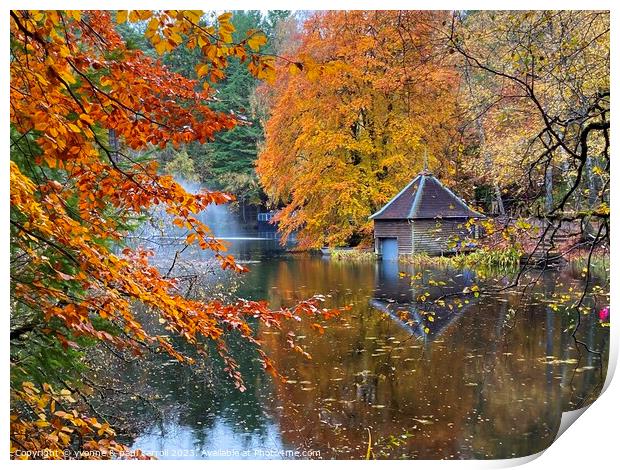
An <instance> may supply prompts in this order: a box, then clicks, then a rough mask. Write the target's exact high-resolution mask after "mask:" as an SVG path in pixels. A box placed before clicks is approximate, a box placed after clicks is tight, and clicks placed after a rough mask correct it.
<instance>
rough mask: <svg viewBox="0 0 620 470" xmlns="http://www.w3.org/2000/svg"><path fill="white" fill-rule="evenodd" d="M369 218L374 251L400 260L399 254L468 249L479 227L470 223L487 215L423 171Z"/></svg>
mask: <svg viewBox="0 0 620 470" xmlns="http://www.w3.org/2000/svg"><path fill="white" fill-rule="evenodd" d="M370 218H371V219H372V220H374V229H375V232H374V233H375V252H376V253H377V254H379V255H381V257H382V258H383V259H397V258H398V255H405V254H414V253H415V254H417V253H427V254H430V255H442V254H447V253H452V252H455V251H458V250H464V249H467V246H465V244H466V240H467V239H470V240H471V239H472V238H477V237H478V229H477V226H476V225H475V224H468V223H467V222H468V221H469V220H470V219H481V218H484V215H482V214H480V213H479V212H476V211H475V210H473V209H471V208H470V207H469V206H467V204H466V203H465V202H464V201H463V200H462V199H461V198H459V197H458V196H457V195H456V194H454V193H453V192H452V191H450V189H448V188H447V187H446V186H444V185H443V184H441V182H440V181H439V180H438V179H437V178H435V177H434V176H433V175H432V174H431V173H430V172H428V171H423V172H422V173H420V174H419V175H418V176H416V177H415V178H414V179H413V180H412V181H411V182H410V183H409V184H408V185H407V186H405V188H404V189H403V190H402V191H401V192H400V193H398V194H397V195H396V196H394V198H393V199H392V200H391V201H389V202H388V203H387V204H386V205H385V206H383V207H382V208H381V209H380V210H379V211H378V212H376V213H374V214H373V215H371V216H370Z"/></svg>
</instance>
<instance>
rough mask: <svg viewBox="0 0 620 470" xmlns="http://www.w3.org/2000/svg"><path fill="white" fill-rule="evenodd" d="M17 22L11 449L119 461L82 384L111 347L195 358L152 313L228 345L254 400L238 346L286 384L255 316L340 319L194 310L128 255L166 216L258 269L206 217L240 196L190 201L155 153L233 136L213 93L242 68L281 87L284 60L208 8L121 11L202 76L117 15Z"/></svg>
mask: <svg viewBox="0 0 620 470" xmlns="http://www.w3.org/2000/svg"><path fill="white" fill-rule="evenodd" d="M10 15H11V29H10V33H11V42H10V46H11V50H10V59H11V97H10V98H11V100H10V105H11V162H10V185H11V195H10V226H11V232H10V237H11V326H10V329H11V331H10V339H11V393H12V402H11V452H12V455H13V456H14V457H19V458H27V457H38V458H43V457H45V458H63V457H66V455H65V454H64V453H63V452H64V451H66V450H80V449H82V450H92V451H97V452H99V453H96V454H92V457H93V458H97V457H104V458H105V457H111V456H114V455H116V456H119V455H122V452H124V451H125V450H126V449H125V448H124V446H122V445H121V444H119V443H118V442H116V441H115V439H114V431H113V430H112V429H111V427H110V425H109V424H108V423H107V422H106V421H105V416H97V413H96V410H94V409H93V408H91V407H90V405H89V401H88V394H87V391H86V389H85V388H84V387H83V385H82V383H81V381H80V379H79V374H78V372H80V369H81V368H83V367H84V364H83V362H82V361H81V360H80V357H81V355H83V354H84V352H85V351H86V350H87V348H88V347H89V346H91V345H92V344H95V343H99V344H103V345H105V346H106V347H107V348H108V349H109V350H110V351H111V352H112V353H115V354H121V352H123V351H124V352H125V353H127V352H129V353H131V352H133V353H136V354H139V353H140V352H141V351H143V350H144V349H145V348H148V349H152V350H158V351H162V352H164V353H167V354H169V355H171V356H172V357H173V358H175V359H177V360H178V361H183V362H187V363H191V362H193V358H192V357H188V356H186V355H184V354H181V353H180V352H179V351H178V350H177V348H176V347H175V346H174V345H173V343H172V342H171V339H170V336H168V335H163V334H157V333H153V332H151V331H149V329H148V328H147V327H145V325H143V324H142V323H141V322H140V321H139V319H138V318H137V317H136V315H135V313H134V308H133V307H134V305H135V304H136V303H139V304H142V305H143V306H144V309H145V311H146V312H148V314H149V315H153V316H156V318H158V320H159V323H160V324H162V325H163V326H164V327H165V329H166V330H167V332H168V333H170V334H171V336H174V337H179V338H182V339H184V340H186V341H187V342H189V343H190V344H191V345H193V346H194V348H195V349H196V351H197V352H198V353H205V354H206V352H207V349H208V345H209V344H212V345H214V350H215V351H217V352H218V353H219V354H220V355H221V356H222V358H223V359H224V363H225V372H226V373H227V374H228V375H229V376H230V377H231V379H232V380H233V382H234V384H235V385H236V386H237V387H239V388H241V389H243V387H244V386H243V380H242V377H241V376H240V374H239V371H238V364H237V363H236V362H235V361H234V360H233V359H232V358H231V357H230V355H229V354H228V352H227V338H228V337H229V335H231V334H234V335H237V336H240V337H241V338H244V339H246V340H247V341H248V342H249V343H250V344H253V345H254V346H255V347H256V350H257V354H258V357H259V358H260V361H261V364H262V366H263V368H264V369H265V370H268V371H271V372H274V373H275V369H274V367H273V364H272V362H271V361H270V359H269V358H268V357H267V356H266V355H265V353H264V352H262V350H261V347H260V344H259V343H258V342H257V341H256V340H255V339H254V331H253V328H252V327H251V326H250V325H249V323H248V321H247V320H248V319H249V318H253V319H255V320H253V321H254V322H258V323H259V324H261V325H266V326H275V327H278V326H280V325H281V324H282V322H283V321H284V320H286V319H299V317H300V316H302V315H304V314H313V315H314V314H321V313H325V314H326V315H329V314H331V313H330V312H323V310H321V309H319V308H318V307H317V305H316V300H315V299H311V300H309V301H306V302H301V303H300V304H297V305H295V306H292V307H291V308H288V309H280V310H271V309H269V307H268V306H267V305H266V304H265V303H264V302H260V301H246V300H239V301H237V302H234V303H233V304H230V305H227V304H223V303H222V302H221V301H217V300H209V299H189V298H185V297H184V296H183V295H182V294H181V292H180V291H179V283H178V280H177V279H175V278H173V277H169V276H167V275H166V274H164V273H160V272H159V271H158V270H157V269H156V268H155V267H153V266H151V265H150V264H149V255H150V253H149V252H148V251H145V250H143V249H141V248H137V249H129V248H127V247H124V244H123V241H124V237H125V236H126V235H127V233H128V231H129V230H131V228H132V227H133V226H135V225H136V223H137V222H136V221H137V220H139V219H140V218H142V217H144V215H145V214H147V213H148V210H149V209H150V208H151V207H153V206H158V207H159V208H161V210H165V211H166V212H167V213H169V214H170V215H171V216H172V217H173V218H174V223H175V225H177V226H179V227H182V228H184V229H186V230H187V232H186V243H187V244H197V245H199V246H200V247H201V248H203V249H207V250H211V251H212V252H213V253H214V256H215V259H217V260H218V261H219V263H220V264H221V266H222V268H223V269H233V270H238V271H243V270H245V268H243V267H242V266H240V265H239V264H237V263H236V262H235V260H234V259H233V258H232V257H231V256H227V255H226V253H225V252H226V247H225V246H224V245H223V244H222V243H221V242H220V241H218V240H216V239H215V238H213V237H212V236H211V231H210V230H209V228H208V227H206V226H205V225H203V224H202V223H200V221H199V220H198V218H197V217H196V214H197V213H199V212H200V211H202V210H204V209H205V208H206V207H207V206H209V205H210V204H221V203H226V202H229V201H231V197H230V196H228V195H227V194H223V193H219V192H209V191H202V192H201V193H199V194H189V193H188V192H186V191H185V190H184V189H183V187H182V186H180V185H179V184H178V183H176V182H175V181H174V179H173V178H172V177H171V176H169V175H164V174H162V173H161V172H159V171H158V165H157V163H156V162H155V161H153V160H152V159H149V158H146V157H144V156H143V152H144V150H146V149H150V148H153V147H162V148H163V147H165V146H167V145H169V144H172V145H181V144H186V143H189V142H194V141H199V142H207V141H209V140H211V139H213V136H214V134H215V133H216V132H220V131H224V130H226V129H231V128H233V127H234V126H235V125H236V123H237V118H236V117H235V116H234V115H232V114H230V113H225V112H218V111H215V110H213V108H212V100H213V88H212V86H211V83H213V82H215V81H218V80H220V79H222V78H224V76H225V74H224V70H225V69H226V67H227V64H228V63H229V60H232V59H233V58H235V60H238V61H240V62H241V63H243V64H244V65H245V66H246V67H247V68H248V70H249V71H250V73H251V74H252V75H253V76H254V77H257V78H259V79H272V78H273V74H274V62H273V57H270V56H266V55H262V54H259V52H260V50H261V47H262V46H263V45H264V44H265V41H266V38H265V36H264V34H263V33H261V32H260V31H255V30H249V31H247V33H246V35H245V36H243V37H241V38H238V40H236V41H235V40H233V32H234V27H233V26H232V24H231V23H230V18H231V14H229V13H225V14H222V15H220V16H219V17H218V18H217V21H215V22H211V23H207V24H204V23H202V22H201V18H202V12H200V11H176V10H165V11H157V12H152V11H135V10H134V11H131V12H127V11H123V12H118V13H117V14H116V20H117V22H119V23H124V22H126V21H129V22H143V23H142V25H143V31H144V35H145V38H146V39H147V40H148V41H149V43H150V44H151V45H152V47H153V48H154V49H155V51H156V52H157V53H158V54H163V53H166V52H170V51H172V50H174V49H175V48H176V47H178V46H180V45H181V44H184V45H185V46H186V47H188V48H190V49H193V50H195V51H196V53H197V55H198V56H199V57H200V60H201V62H200V63H199V64H198V65H197V66H196V69H195V70H196V73H197V76H198V79H188V78H186V77H184V76H182V75H180V74H178V73H174V72H172V71H170V70H169V69H168V68H166V67H165V66H163V65H162V64H161V62H160V61H158V60H156V59H154V58H153V57H151V56H149V55H147V54H145V53H143V52H142V51H140V50H138V49H130V48H127V47H126V44H125V42H124V41H123V40H122V39H121V37H120V36H119V35H118V34H117V33H116V32H115V28H114V24H113V16H114V15H113V14H111V13H110V12H106V11H88V12H79V11H11V14H10ZM291 347H292V348H293V349H297V350H299V351H301V352H303V351H302V350H301V348H298V347H297V346H295V345H294V344H291ZM93 414H94V416H93ZM69 455H70V456H71V455H72V454H69Z"/></svg>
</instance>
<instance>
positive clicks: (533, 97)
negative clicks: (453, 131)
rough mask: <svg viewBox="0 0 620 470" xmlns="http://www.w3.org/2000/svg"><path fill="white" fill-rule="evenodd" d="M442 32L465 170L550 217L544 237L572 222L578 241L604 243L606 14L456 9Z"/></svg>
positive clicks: (529, 210)
mask: <svg viewBox="0 0 620 470" xmlns="http://www.w3.org/2000/svg"><path fill="white" fill-rule="evenodd" d="M441 31H442V34H443V36H444V38H445V40H446V43H447V46H448V47H449V48H450V49H451V51H452V52H453V53H454V54H453V56H454V60H455V64H456V65H457V67H458V69H459V71H460V72H461V75H462V77H463V81H462V91H463V94H462V96H463V101H462V106H463V108H464V109H465V113H466V115H467V119H465V120H464V124H465V127H466V128H468V130H469V134H470V137H471V138H472V139H473V140H474V141H476V145H475V146H474V151H473V152H472V153H470V156H469V158H466V161H467V167H468V168H469V169H470V171H469V174H470V175H476V176H475V178H476V179H477V180H478V182H479V183H482V184H490V185H492V186H493V187H494V188H495V190H496V191H497V192H499V189H500V187H501V188H502V193H503V192H504V191H506V192H508V191H509V192H510V193H511V196H512V198H514V199H516V200H518V201H520V205H519V210H520V211H521V213H522V214H523V215H530V216H531V215H535V216H538V217H542V218H545V219H546V220H548V221H549V222H550V225H549V226H548V227H547V228H548V229H549V235H551V234H552V233H553V232H556V231H557V230H558V229H559V227H560V226H561V224H562V223H564V225H570V224H571V223H578V224H581V225H582V226H583V229H584V238H585V239H587V238H588V237H591V238H592V239H594V240H595V242H596V243H595V244H597V245H598V244H599V243H600V242H605V240H606V239H607V237H608V230H609V227H608V222H607V220H608V217H609V206H608V204H609V126H610V123H609V14H608V13H607V12H596V11H579V12H576V11H575V12H573V11H536V12H533V11H529V12H490V11H486V12H473V13H455V14H454V15H453V18H452V21H450V22H447V23H446V24H445V25H444V26H443V27H442V28H441ZM499 206H501V198H499ZM500 212H501V211H500ZM597 233H598V235H597Z"/></svg>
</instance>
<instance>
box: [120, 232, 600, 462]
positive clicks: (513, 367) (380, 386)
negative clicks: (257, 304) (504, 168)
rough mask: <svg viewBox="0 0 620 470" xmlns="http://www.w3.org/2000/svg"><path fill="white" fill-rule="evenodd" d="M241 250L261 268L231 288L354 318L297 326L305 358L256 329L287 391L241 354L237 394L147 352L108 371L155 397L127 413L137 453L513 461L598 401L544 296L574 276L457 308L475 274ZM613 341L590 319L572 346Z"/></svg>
mask: <svg viewBox="0 0 620 470" xmlns="http://www.w3.org/2000/svg"><path fill="white" fill-rule="evenodd" d="M235 243H236V245H233V250H234V251H236V252H237V253H238V254H239V255H241V258H242V259H244V260H246V261H253V262H254V263H253V264H251V272H250V273H248V274H247V275H245V276H244V277H242V278H240V279H236V280H235V284H234V285H235V289H236V291H235V294H236V295H239V296H243V297H246V298H267V299H268V300H269V301H270V302H272V303H273V304H274V305H276V306H277V305H290V304H291V303H293V302H295V301H296V300H299V299H304V298H308V297H310V296H312V295H314V294H318V293H322V294H325V295H326V296H327V304H328V306H342V305H351V309H350V310H349V311H347V312H346V313H345V314H343V316H342V317H341V318H339V319H338V320H335V321H329V322H323V323H322V324H323V326H324V327H325V333H324V334H323V335H322V336H317V334H316V331H315V330H314V329H312V327H311V326H310V324H307V323H305V322H302V323H301V324H299V325H296V326H295V334H296V337H297V342H298V343H299V344H301V345H303V346H304V347H305V348H306V349H307V351H308V352H309V353H310V354H311V355H312V360H306V359H304V358H302V357H300V356H296V355H292V354H291V353H290V352H289V351H288V349H287V348H286V338H285V337H286V333H287V330H285V331H283V332H282V333H278V332H276V331H265V330H261V331H259V332H258V334H259V338H260V340H261V341H262V343H263V345H264V348H265V349H266V350H267V352H268V353H269V354H270V355H271V356H272V358H274V360H275V361H276V363H277V365H278V366H279V368H280V370H281V372H283V373H284V374H285V375H286V376H287V381H286V382H280V381H273V380H272V379H271V378H269V377H266V376H265V375H264V374H263V372H262V371H261V370H260V367H259V366H258V365H257V363H256V362H255V358H254V355H253V351H252V350H251V349H250V348H248V347H245V346H243V345H241V344H239V345H237V346H236V347H234V353H235V356H236V358H237V360H238V362H239V363H240V364H242V372H243V374H244V377H245V379H246V385H247V387H248V390H247V391H246V392H244V393H240V392H238V391H235V390H232V389H231V388H230V387H231V386H230V383H228V382H227V381H225V380H222V379H220V378H219V377H220V375H219V373H218V365H217V364H215V365H213V364H212V363H209V362H206V363H205V364H202V365H199V366H198V367H196V368H193V369H190V368H187V367H185V366H181V365H179V364H176V363H175V362H174V361H169V360H168V359H167V358H162V357H161V356H159V355H155V356H153V357H151V358H148V360H147V362H146V364H147V365H146V366H145V363H142V364H118V365H117V366H116V367H115V369H114V371H115V376H116V377H122V379H120V380H122V381H124V382H125V384H126V385H128V386H131V387H134V388H135V389H136V390H137V391H138V392H139V394H140V395H141V396H144V397H148V403H144V402H143V401H142V400H140V399H132V400H128V402H127V403H126V404H125V405H124V406H125V407H126V408H124V409H123V408H122V406H121V408H120V412H124V413H126V414H128V415H132V416H134V417H135V418H134V419H135V420H136V423H134V425H135V424H137V425H138V428H139V429H140V432H139V433H138V435H137V436H136V437H135V439H132V440H131V442H130V444H131V445H132V446H133V447H134V448H142V449H144V450H151V451H168V455H163V457H164V458H165V457H170V458H174V457H183V455H177V456H174V455H171V454H172V453H174V452H175V451H176V452H177V453H178V452H179V451H180V450H183V449H185V450H187V451H188V453H191V455H186V456H185V457H187V458H227V455H225V454H224V455H222V452H224V453H225V452H230V453H232V454H233V455H230V457H232V458H242V457H250V458H257V457H260V456H261V454H256V453H255V451H256V450H257V449H258V450H264V451H276V454H273V453H272V454H270V457H271V458H278V457H287V454H285V453H284V452H286V451H294V450H297V451H302V450H306V451H307V450H312V451H314V452H320V458H363V457H364V456H365V453H366V446H367V442H368V433H369V432H370V434H371V436H372V440H373V454H374V455H375V456H376V457H377V458H427V459H438V458H459V459H469V458H507V457H517V456H523V455H528V454H532V453H535V452H538V451H540V450H542V449H544V448H546V447H547V446H548V445H549V443H550V442H551V441H552V440H553V437H554V436H555V433H556V430H557V427H558V425H559V421H560V418H561V413H562V410H567V409H571V408H574V407H576V406H580V405H583V404H584V403H587V402H588V401H591V400H592V399H593V398H594V397H595V396H596V394H597V393H598V390H599V387H600V385H601V384H602V379H603V378H604V370H605V367H606V366H605V364H606V359H607V358H606V355H605V356H604V357H603V358H602V363H603V364H601V358H600V357H599V356H597V355H594V354H586V352H585V351H582V356H579V353H578V351H577V350H576V348H575V343H574V341H573V339H572V338H571V336H570V331H571V327H572V325H574V321H575V318H574V317H573V316H572V315H571V314H570V313H566V312H565V311H563V310H561V309H560V310H559V311H555V310H553V309H552V308H551V307H550V304H549V302H548V301H547V300H546V299H551V298H552V297H553V296H554V295H557V294H560V293H563V292H566V291H567V290H568V289H570V288H579V287H580V283H581V281H580V280H579V278H578V277H577V276H574V275H573V273H572V272H571V271H570V270H566V271H564V272H562V273H557V272H556V273H549V274H548V275H545V276H543V277H542V278H541V282H540V283H539V284H538V285H537V286H535V287H534V288H532V289H530V290H528V291H527V292H522V291H518V292H514V291H506V292H505V293H503V294H501V295H498V296H496V297H494V298H488V297H481V298H480V299H475V300H473V299H472V300H471V301H470V302H469V303H464V302H458V301H456V300H453V299H455V298H456V297H453V294H457V293H459V292H462V291H463V289H464V288H465V287H471V286H472V285H474V284H480V283H481V282H482V281H481V280H480V279H476V275H475V273H474V272H472V271H467V270H465V271H450V270H445V269H430V268H424V267H414V266H405V265H398V263H391V264H390V263H388V264H381V263H377V264H374V263H364V264H361V263H357V264H356V263H338V262H335V261H333V260H329V259H322V258H320V257H311V256H291V255H284V254H283V253H281V252H278V250H279V249H278V248H277V245H276V244H270V243H272V242H271V241H254V242H248V241H246V242H243V241H237V242H235ZM270 250H273V251H271V253H270V254H268V255H265V253H268V252H269V251H270ZM275 255H277V256H275ZM412 279H416V282H414V283H413V285H412ZM430 279H435V280H438V279H439V280H443V282H445V285H433V286H428V281H429V280H430ZM485 282H491V283H492V282H500V281H494V280H487V281H485ZM424 284H427V287H426V288H425V289H420V287H419V285H424ZM231 285H232V284H231ZM420 295H424V296H425V297H427V299H425V300H424V301H420ZM439 296H446V299H450V301H449V302H447V303H446V306H445V307H442V306H437V305H435V304H432V305H431V304H430V303H429V302H428V300H429V299H436V298H437V297H439ZM448 303H449V304H450V305H452V308H450V307H448ZM459 303H460V306H459ZM591 307H592V308H594V307H595V306H594V305H591ZM429 315H431V316H432V317H433V321H429V320H428V317H429ZM426 328H427V329H428V331H427V330H426ZM606 337H607V332H606V331H605V330H603V329H602V328H601V327H600V326H599V324H598V322H597V321H596V318H594V315H586V316H584V319H583V324H582V326H581V328H580V339H582V340H583V341H587V342H588V344H590V345H592V347H594V348H601V349H604V348H605V345H606ZM605 350H606V349H605ZM214 362H217V361H214ZM602 366H603V367H602ZM118 412H119V410H117V413H118ZM233 451H234V452H233ZM218 452H219V454H218ZM242 452H246V454H242ZM278 452H281V453H280V454H278ZM288 455H291V454H288ZM314 457H315V458H319V456H318V455H315V456H314Z"/></svg>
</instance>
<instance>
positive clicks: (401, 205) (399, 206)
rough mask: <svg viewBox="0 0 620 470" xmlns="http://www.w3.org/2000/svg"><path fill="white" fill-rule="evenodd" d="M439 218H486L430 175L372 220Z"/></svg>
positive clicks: (415, 181)
mask: <svg viewBox="0 0 620 470" xmlns="http://www.w3.org/2000/svg"><path fill="white" fill-rule="evenodd" d="M437 217H439V218H470V217H474V218H480V217H484V216H483V215H482V214H480V213H479V212H476V211H474V210H473V209H471V208H470V207H469V206H467V204H465V202H464V201H463V200H462V199H461V198H459V197H458V196H457V195H456V194H454V193H453V192H452V191H450V190H449V189H448V188H447V187H445V186H444V185H443V184H441V182H440V181H439V180H438V179H437V178H435V177H434V176H433V175H431V174H429V173H426V172H423V173H420V174H419V175H418V176H416V177H415V178H414V179H413V180H412V181H411V182H410V183H409V184H408V185H407V186H405V187H404V189H403V190H402V191H401V192H400V193H398V194H397V195H396V196H394V198H392V200H391V201H390V202H388V203H387V204H386V205H385V206H383V207H382V208H381V209H380V210H379V211H378V212H376V213H374V214H373V215H371V216H370V218H371V219H375V220H377V219H378V220H385V219H434V218H437Z"/></svg>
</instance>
